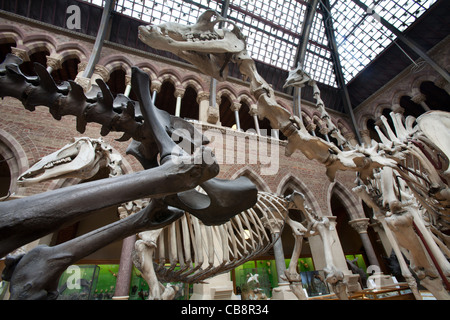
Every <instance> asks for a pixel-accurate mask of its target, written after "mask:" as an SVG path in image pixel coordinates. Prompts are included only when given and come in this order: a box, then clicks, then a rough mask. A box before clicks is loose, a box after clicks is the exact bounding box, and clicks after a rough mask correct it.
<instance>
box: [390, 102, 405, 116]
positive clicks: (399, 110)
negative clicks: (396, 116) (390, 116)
mask: <svg viewBox="0 0 450 320" xmlns="http://www.w3.org/2000/svg"><path fill="white" fill-rule="evenodd" d="M391 109H392V111H394V112H395V113H401V114H403V113H404V112H405V109H404V108H402V107H400V105H399V104H394V105H393V106H392V108H391Z"/></svg>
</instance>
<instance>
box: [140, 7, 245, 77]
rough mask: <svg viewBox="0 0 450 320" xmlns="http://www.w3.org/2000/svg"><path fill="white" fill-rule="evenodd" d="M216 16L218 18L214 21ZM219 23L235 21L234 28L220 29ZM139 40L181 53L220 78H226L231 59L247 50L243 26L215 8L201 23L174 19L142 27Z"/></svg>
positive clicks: (204, 16) (207, 72) (201, 18)
mask: <svg viewBox="0 0 450 320" xmlns="http://www.w3.org/2000/svg"><path fill="white" fill-rule="evenodd" d="M212 18H215V20H212V21H211V19H212ZM219 23H227V24H231V25H232V26H233V29H232V30H228V29H226V28H216V27H215V26H216V25H217V24H219ZM139 39H140V40H141V41H142V42H144V43H146V44H147V45H149V46H150V47H152V48H155V49H159V50H164V51H168V52H171V53H173V54H175V55H177V56H179V57H180V58H182V59H184V60H186V61H188V62H190V63H192V64H193V65H194V66H196V67H197V68H198V69H199V70H200V71H201V72H203V73H204V74H206V75H209V76H211V77H213V78H216V79H218V80H225V79H226V77H227V67H228V62H230V61H233V55H236V54H238V53H239V52H242V51H245V49H246V42H245V37H244V36H243V35H242V33H241V32H240V30H239V28H238V27H237V26H236V25H235V24H234V23H233V22H232V21H229V20H227V19H224V18H222V17H220V15H219V14H218V13H217V12H215V11H212V10H207V11H205V12H204V13H203V14H202V15H201V16H200V17H199V18H198V20H197V23H196V24H194V25H190V26H184V25H181V24H178V23H172V22H168V23H164V24H160V25H154V26H152V25H148V26H140V27H139Z"/></svg>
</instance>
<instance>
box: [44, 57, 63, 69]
mask: <svg viewBox="0 0 450 320" xmlns="http://www.w3.org/2000/svg"><path fill="white" fill-rule="evenodd" d="M61 68H62V62H61V58H60V57H54V56H47V72H48V73H52V72H53V71H54V70H59V69H61Z"/></svg>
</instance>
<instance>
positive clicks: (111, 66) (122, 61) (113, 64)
mask: <svg viewBox="0 0 450 320" xmlns="http://www.w3.org/2000/svg"><path fill="white" fill-rule="evenodd" d="M98 64H100V65H103V66H105V68H106V69H107V70H108V72H109V74H110V75H111V73H112V72H114V71H115V70H117V69H122V70H123V71H125V74H126V75H127V76H131V67H132V66H133V63H132V62H131V61H130V60H129V59H128V58H127V57H125V56H121V55H110V56H107V57H105V58H103V59H100V61H99V63H98Z"/></svg>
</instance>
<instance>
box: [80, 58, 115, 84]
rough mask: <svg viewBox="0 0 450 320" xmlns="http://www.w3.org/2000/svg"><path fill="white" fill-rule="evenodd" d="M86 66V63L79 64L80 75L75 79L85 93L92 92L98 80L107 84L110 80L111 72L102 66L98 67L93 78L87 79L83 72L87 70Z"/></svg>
mask: <svg viewBox="0 0 450 320" xmlns="http://www.w3.org/2000/svg"><path fill="white" fill-rule="evenodd" d="M86 66H87V62H86V61H82V62H80V63H79V64H78V74H77V76H76V78H75V82H76V83H77V84H79V85H80V86H81V87H82V88H83V90H84V92H88V91H89V90H91V87H92V85H97V84H96V82H95V81H96V80H97V79H102V80H103V81H105V82H106V81H108V80H109V70H108V69H106V67H104V66H102V65H96V66H95V68H94V73H93V74H92V77H91V78H85V77H84V76H83V72H84V70H85V69H86Z"/></svg>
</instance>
